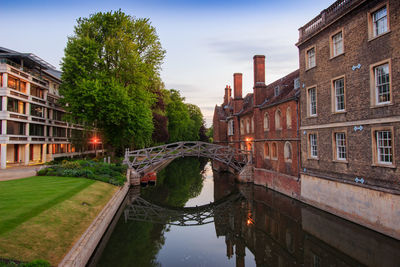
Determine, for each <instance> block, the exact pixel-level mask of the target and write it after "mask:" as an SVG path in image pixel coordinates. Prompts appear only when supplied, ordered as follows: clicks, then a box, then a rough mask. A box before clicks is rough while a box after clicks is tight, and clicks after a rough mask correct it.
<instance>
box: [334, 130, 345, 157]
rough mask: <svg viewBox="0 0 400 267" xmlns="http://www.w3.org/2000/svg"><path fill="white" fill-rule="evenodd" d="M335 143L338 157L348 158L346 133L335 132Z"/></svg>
mask: <svg viewBox="0 0 400 267" xmlns="http://www.w3.org/2000/svg"><path fill="white" fill-rule="evenodd" d="M335 144H336V159H337V160H346V159H347V154H346V134H345V133H335Z"/></svg>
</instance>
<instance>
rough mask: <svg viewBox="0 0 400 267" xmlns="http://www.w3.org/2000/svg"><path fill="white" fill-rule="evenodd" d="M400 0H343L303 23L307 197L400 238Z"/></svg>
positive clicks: (303, 138)
mask: <svg viewBox="0 0 400 267" xmlns="http://www.w3.org/2000/svg"><path fill="white" fill-rule="evenodd" d="M399 10H400V1H398V0H384V1H383V0H369V1H365V0H338V1H336V2H335V3H333V4H332V5H331V6H329V7H328V8H327V9H325V10H323V11H322V12H321V13H320V14H319V15H318V16H317V17H315V18H314V19H312V20H311V21H310V22H308V23H307V24H306V25H304V26H303V27H301V28H300V29H299V41H298V43H297V44H296V45H297V46H298V48H299V64H300V83H301V112H300V114H301V128H300V130H301V151H302V157H301V162H302V168H301V197H302V200H303V201H305V202H307V203H310V204H313V205H315V206H317V207H320V208H323V209H324V210H327V211H330V212H332V213H334V214H336V215H339V216H342V217H344V218H346V219H349V220H352V221H355V222H357V223H360V224H362V225H364V226H367V227H370V228H373V229H375V230H378V231H380V232H383V233H385V234H387V235H390V236H393V237H395V238H398V239H399V238H400V224H399V221H400V213H399V206H400V179H399V178H400V168H399V164H400V146H399V144H400V90H399V89H400V71H399V70H400V46H399V40H400V16H399Z"/></svg>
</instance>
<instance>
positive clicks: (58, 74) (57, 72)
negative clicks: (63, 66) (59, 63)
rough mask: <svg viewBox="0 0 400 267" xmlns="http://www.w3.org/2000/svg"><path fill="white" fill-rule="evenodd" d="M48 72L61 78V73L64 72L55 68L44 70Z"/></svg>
mask: <svg viewBox="0 0 400 267" xmlns="http://www.w3.org/2000/svg"><path fill="white" fill-rule="evenodd" d="M44 72H45V73H46V74H48V75H50V76H53V77H54V78H56V79H59V80H61V74H62V72H61V71H59V70H55V69H48V70H45V71H44Z"/></svg>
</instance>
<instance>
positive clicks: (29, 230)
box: [0, 176, 118, 265]
mask: <svg viewBox="0 0 400 267" xmlns="http://www.w3.org/2000/svg"><path fill="white" fill-rule="evenodd" d="M117 189H118V187H116V186H113V185H110V184H107V183H103V182H98V181H93V180H89V179H85V178H72V177H49V176H36V177H31V178H26V179H20V180H12V181H4V182H0V258H10V259H16V260H20V261H31V260H34V259H39V258H40V259H45V260H47V261H49V262H50V263H51V264H52V265H56V264H58V263H59V261H61V259H62V257H63V256H64V255H65V254H66V253H67V252H68V250H69V249H70V248H71V247H72V246H73V244H74V243H75V241H77V240H78V239H79V238H80V236H81V234H82V233H83V232H84V231H85V230H86V229H87V227H88V226H89V225H90V223H91V222H92V220H93V219H94V218H95V217H96V216H97V214H98V213H99V212H100V211H101V209H102V208H103V207H104V205H105V204H106V203H107V202H108V200H109V199H110V198H111V196H112V195H113V194H114V192H115V191H116V190H117Z"/></svg>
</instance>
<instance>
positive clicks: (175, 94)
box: [166, 89, 193, 143]
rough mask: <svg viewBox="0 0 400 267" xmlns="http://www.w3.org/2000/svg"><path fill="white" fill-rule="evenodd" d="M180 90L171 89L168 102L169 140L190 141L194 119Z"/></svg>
mask: <svg viewBox="0 0 400 267" xmlns="http://www.w3.org/2000/svg"><path fill="white" fill-rule="evenodd" d="M184 100H185V98H184V97H181V95H180V93H179V91H177V90H174V89H172V90H170V91H169V99H168V104H167V108H166V111H167V117H168V133H169V142H171V143H172V142H177V141H189V140H190V139H191V137H192V136H191V127H192V123H193V122H192V120H191V119H190V114H189V110H188V108H187V105H186V104H185V103H184V102H183V101H184Z"/></svg>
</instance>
